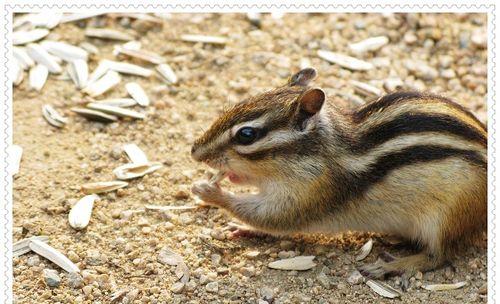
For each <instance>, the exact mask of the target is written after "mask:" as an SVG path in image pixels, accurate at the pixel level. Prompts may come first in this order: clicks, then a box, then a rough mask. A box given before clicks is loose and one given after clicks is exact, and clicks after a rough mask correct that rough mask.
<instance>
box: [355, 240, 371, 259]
mask: <svg viewBox="0 0 500 304" xmlns="http://www.w3.org/2000/svg"><path fill="white" fill-rule="evenodd" d="M372 248H373V240H372V239H369V240H368V242H366V243H365V244H364V245H363V246H362V247H361V249H360V250H359V254H358V255H357V256H356V261H362V260H364V259H365V258H366V257H367V256H368V255H369V254H370V252H371V251H372Z"/></svg>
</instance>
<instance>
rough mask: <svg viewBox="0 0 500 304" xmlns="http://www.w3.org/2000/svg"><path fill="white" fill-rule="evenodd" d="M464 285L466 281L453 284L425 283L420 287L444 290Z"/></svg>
mask: <svg viewBox="0 0 500 304" xmlns="http://www.w3.org/2000/svg"><path fill="white" fill-rule="evenodd" d="M465 285H467V282H458V283H454V284H427V285H422V288H423V289H426V290H430V291H444V290H454V289H459V288H462V287H464V286H465Z"/></svg>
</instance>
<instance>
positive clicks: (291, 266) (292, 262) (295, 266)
mask: <svg viewBox="0 0 500 304" xmlns="http://www.w3.org/2000/svg"><path fill="white" fill-rule="evenodd" d="M314 258H315V257H314V256H312V255H311V256H297V257H294V258H290V259H282V260H278V261H274V262H271V263H269V264H268V265H267V266H268V267H269V268H273V269H280V270H309V269H311V268H313V267H315V266H316V263H314V262H313V260H314Z"/></svg>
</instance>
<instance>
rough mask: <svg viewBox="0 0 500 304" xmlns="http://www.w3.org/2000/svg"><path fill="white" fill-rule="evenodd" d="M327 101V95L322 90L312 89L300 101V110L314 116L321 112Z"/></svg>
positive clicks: (303, 94)
mask: <svg viewBox="0 0 500 304" xmlns="http://www.w3.org/2000/svg"><path fill="white" fill-rule="evenodd" d="M325 99H326V95H325V92H323V90H322V89H319V88H312V89H309V90H307V91H305V92H304V93H302V95H301V96H300V97H299V99H298V100H299V105H300V109H301V110H302V111H304V112H306V113H307V114H308V115H311V116H312V115H314V114H316V113H318V112H319V110H321V107H322V106H323V103H324V102H325Z"/></svg>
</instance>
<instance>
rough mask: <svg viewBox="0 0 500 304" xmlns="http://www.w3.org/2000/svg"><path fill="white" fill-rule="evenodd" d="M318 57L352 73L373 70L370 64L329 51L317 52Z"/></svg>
mask: <svg viewBox="0 0 500 304" xmlns="http://www.w3.org/2000/svg"><path fill="white" fill-rule="evenodd" d="M318 56H319V57H320V58H322V59H324V60H326V61H328V62H330V63H334V64H338V65H340V66H341V67H343V68H346V69H349V70H353V71H368V70H371V69H373V68H374V66H373V64H371V63H370V62H366V61H363V60H360V59H357V58H354V57H351V56H347V55H343V54H339V53H334V52H330V51H325V50H318Z"/></svg>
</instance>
